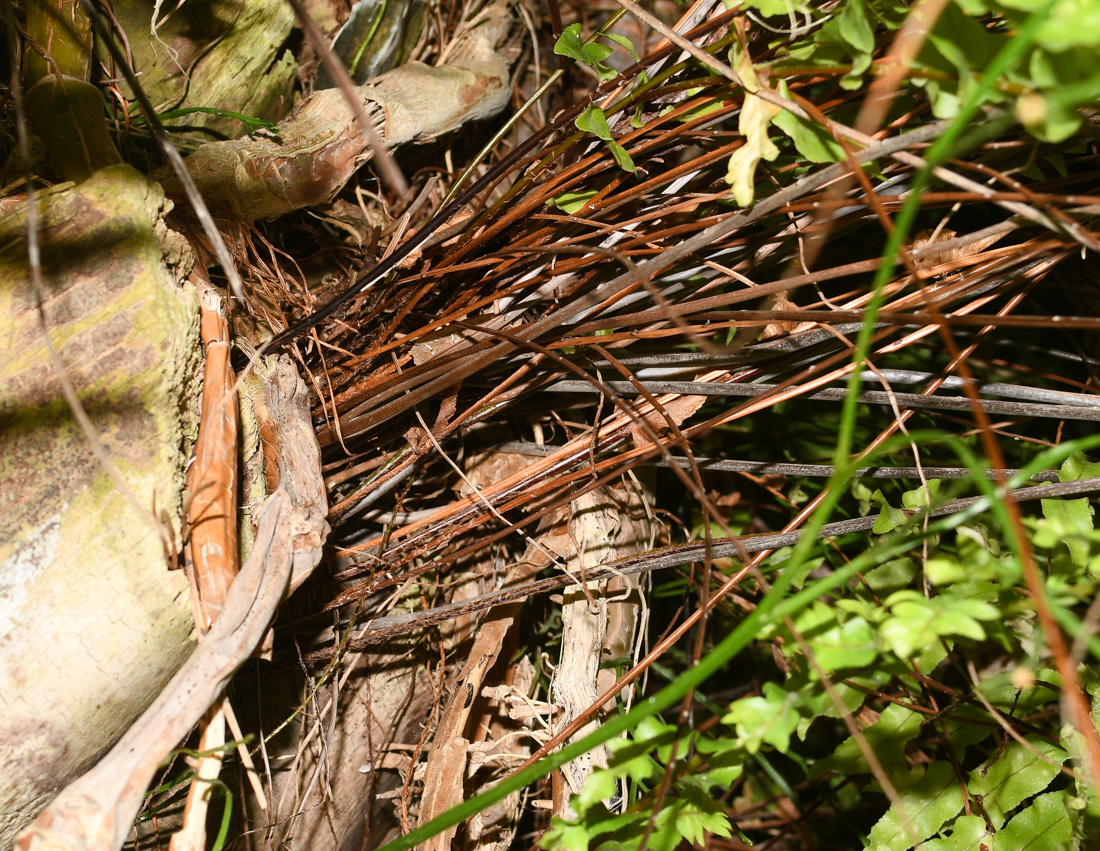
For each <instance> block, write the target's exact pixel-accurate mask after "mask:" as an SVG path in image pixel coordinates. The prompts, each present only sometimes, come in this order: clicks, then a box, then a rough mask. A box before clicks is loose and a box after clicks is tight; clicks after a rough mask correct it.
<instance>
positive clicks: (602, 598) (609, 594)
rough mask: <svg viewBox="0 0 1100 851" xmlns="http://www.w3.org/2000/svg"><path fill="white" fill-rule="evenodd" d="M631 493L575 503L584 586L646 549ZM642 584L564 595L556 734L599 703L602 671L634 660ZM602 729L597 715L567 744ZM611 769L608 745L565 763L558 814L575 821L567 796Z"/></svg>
mask: <svg viewBox="0 0 1100 851" xmlns="http://www.w3.org/2000/svg"><path fill="white" fill-rule="evenodd" d="M627 493H628V494H629V495H628V496H627V497H626V498H625V499H623V500H621V501H620V502H616V501H615V500H613V499H612V498H611V497H610V495H609V492H608V491H604V490H601V489H596V490H593V491H589V492H588V493H586V494H582V495H581V496H579V497H577V499H576V500H574V501H573V504H572V516H571V518H570V521H569V530H570V536H571V537H572V538H573V540H574V547H575V553H574V554H573V557H572V558H570V560H569V565H570V569H571V570H572V571H573V572H574V573H575V574H576V575H577V577H578V578H580V579H581V580H582V581H583V580H584V576H585V574H587V573H589V572H591V571H594V570H596V569H597V568H599V567H601V566H603V565H604V564H607V563H608V562H612V561H615V560H616V559H618V558H621V557H622V556H625V555H629V554H632V553H636V552H640V551H641V550H643V549H645V548H646V547H647V546H648V544H649V539H650V535H649V534H648V529H647V525H648V524H646V523H645V520H644V518H643V517H641V516H640V515H641V511H640V508H641V499H640V495H639V494H638V493H637V492H636V491H635V490H634V488H629V489H628V491H627ZM632 515H633V516H632ZM637 582H638V580H637V577H627V576H619V577H614V578H612V579H607V580H603V581H599V582H586V583H585V586H584V588H583V590H582V589H576V588H570V589H569V590H567V591H566V592H565V594H564V595H563V596H564V603H563V605H562V615H561V619H562V639H561V658H560V661H559V663H558V668H557V670H556V671H555V673H554V683H553V687H552V694H553V700H554V709H555V715H554V729H555V730H561V729H563V728H565V727H566V726H568V725H569V724H570V722H572V721H573V720H574V719H576V718H579V717H580V716H581V715H583V714H585V713H586V712H588V711H589V710H590V708H591V707H592V706H593V705H594V704H595V702H596V697H597V696H598V695H599V693H600V692H601V691H602V690H603V689H602V688H601V686H604V685H605V682H604V680H606V676H604V677H602V678H601V674H605V675H606V674H609V673H613V672H611V671H603V672H601V666H602V665H605V664H608V663H614V662H620V661H625V660H629V659H630V657H631V655H632V654H633V650H634V640H635V634H636V631H637V623H638V615H639V599H640V598H639V594H638V590H637ZM599 723H600V718H599V716H598V715H595V716H593V718H592V720H591V721H590V722H589V723H588V724H586V725H585V726H584V727H582V728H581V729H580V730H578V731H577V732H576V733H575V734H574V735H573V737H572V738H571V739H570V741H577V740H579V739H582V738H584V737H585V736H586V735H587V734H589V733H591V732H592V731H594V730H595V729H596V728H597V727H598V726H599ZM606 767H607V751H606V749H605V748H604V747H603V746H600V747H598V748H596V749H595V750H592V751H590V752H588V753H587V754H584V755H583V756H581V757H578V758H577V759H575V760H572V761H571V762H568V763H566V764H565V765H563V766H562V768H561V776H562V779H563V780H564V781H565V786H566V787H567V788H565V789H560V790H559V789H556V790H555V795H554V810H555V812H556V813H558V814H561V815H563V816H565V817H566V818H575V817H576V813H574V812H573V810H572V808H571V807H569V805H568V803H567V801H566V796H567V794H568V793H572V794H579V793H580V791H581V790H582V789H583V788H584V785H585V782H586V781H587V780H588V777H589V775H591V774H592V772H593V771H594V770H595V769H597V768H606Z"/></svg>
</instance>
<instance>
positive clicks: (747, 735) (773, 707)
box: [722, 683, 799, 754]
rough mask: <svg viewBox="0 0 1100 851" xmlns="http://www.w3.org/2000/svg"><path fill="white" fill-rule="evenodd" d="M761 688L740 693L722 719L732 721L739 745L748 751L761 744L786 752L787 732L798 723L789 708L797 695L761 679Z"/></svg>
mask: <svg viewBox="0 0 1100 851" xmlns="http://www.w3.org/2000/svg"><path fill="white" fill-rule="evenodd" d="M763 692H764V694H763V695H762V696H760V697H743V698H741V700H738V701H736V702H735V703H734V704H733V705H732V706H730V711H729V713H728V714H726V715H725V717H723V718H722V721H723V723H725V724H734V725H736V729H737V735H738V738H739V740H740V745H741V747H743V748H744V749H745V750H746V751H748V752H749V753H750V754H752V753H756V752H757V751H758V750H760V746H761V745H763V744H769V745H771V746H772V747H774V748H775V749H776V750H777V751H779V752H780V753H786V752H787V748H788V747H790V743H791V733H793V732H794V730H795V727H797V726H798V720H799V715H798V712H797V710H795V709H794V708H793V707H794V704H795V702H796V701H797V699H798V698H797V695H793V694H790V693H789V692H787V691H786V690H785V689H784V688H783V687H782V686H780V685H778V684H776V683H764V688H763Z"/></svg>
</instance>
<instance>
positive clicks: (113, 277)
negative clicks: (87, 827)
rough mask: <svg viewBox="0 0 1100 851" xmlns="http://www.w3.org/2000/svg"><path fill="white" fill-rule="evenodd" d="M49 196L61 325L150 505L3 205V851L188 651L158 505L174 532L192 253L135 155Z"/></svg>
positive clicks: (43, 225) (45, 224)
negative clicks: (114, 476)
mask: <svg viewBox="0 0 1100 851" xmlns="http://www.w3.org/2000/svg"><path fill="white" fill-rule="evenodd" d="M38 199H39V201H38V209H39V216H40V219H39V235H40V239H41V242H42V258H43V276H44V289H45V292H43V294H42V296H43V300H44V309H45V321H46V325H47V326H48V328H49V330H50V338H51V340H52V341H53V345H54V347H55V348H56V349H57V350H58V352H59V353H60V358H61V361H62V362H63V364H64V367H65V369H66V371H67V373H68V375H69V376H70V377H71V379H72V381H73V384H74V385H75V388H76V390H77V393H78V394H79V396H80V398H81V400H82V402H83V404H84V407H85V408H86V409H87V411H88V414H89V415H90V417H91V419H92V422H93V424H94V427H95V430H96V432H97V434H98V437H99V441H100V442H101V443H102V444H103V447H104V449H105V450H106V453H107V454H108V455H109V456H110V457H111V458H112V459H113V461H114V464H115V466H116V467H117V468H118V470H119V472H120V473H121V474H122V477H123V478H124V480H125V482H126V486H127V488H128V489H129V491H130V493H131V495H132V497H133V498H134V501H136V504H137V505H138V506H143V507H144V509H145V511H139V510H138V509H137V508H135V507H134V506H133V505H132V504H131V502H130V501H129V500H127V499H126V498H125V497H124V496H123V495H122V494H121V493H120V492H119V491H118V490H117V489H116V487H115V486H114V484H113V483H112V481H111V479H110V477H109V476H108V474H107V473H106V472H105V470H104V469H103V467H102V466H101V464H100V463H99V462H98V461H97V460H96V458H95V456H94V455H93V453H92V451H91V450H90V448H89V443H88V440H87V439H86V437H85V435H84V434H83V433H82V432H81V430H80V428H79V426H78V425H77V422H76V421H75V419H74V418H73V416H72V414H71V413H70V411H69V408H68V405H67V404H66V402H65V400H64V398H63V397H62V392H61V387H60V384H59V381H58V378H57V376H56V374H55V372H54V370H53V368H52V367H51V364H50V359H49V356H48V350H47V348H46V346H45V342H44V340H43V336H42V332H41V328H40V321H39V315H38V311H37V307H36V298H35V295H34V291H33V289H32V287H31V284H30V281H29V278H28V272H27V247H26V246H27V243H26V237H27V234H26V216H25V212H24V211H23V210H22V209H20V210H17V211H16V212H14V213H11V214H9V215H7V216H5V217H4V218H3V219H0V847H9V846H10V844H11V840H12V837H13V836H14V835H15V833H16V832H17V831H18V830H19V829H20V828H21V827H23V826H24V825H25V824H27V823H28V822H29V821H30V820H31V819H32V818H33V817H34V815H35V814H36V813H37V812H38V810H40V809H41V808H42V806H43V805H44V804H45V803H46V802H47V801H48V800H49V799H50V798H52V797H53V796H54V795H55V794H56V793H57V791H58V790H59V789H60V788H61V787H62V786H63V785H64V784H65V783H66V782H67V781H68V780H69V779H71V778H72V777H74V776H76V775H77V774H79V773H81V772H82V771H84V770H86V769H87V768H88V767H89V766H91V765H92V764H93V763H94V762H95V761H96V760H97V759H98V758H99V756H100V755H101V754H102V753H103V751H104V750H105V749H106V748H107V747H108V746H110V744H111V743H112V742H113V741H114V740H115V739H117V738H118V736H119V735H120V734H121V733H122V732H123V730H125V729H126V727H127V726H128V725H129V724H130V722H131V721H133V719H134V718H136V717H137V716H138V715H139V714H140V713H141V712H142V710H144V709H145V708H146V706H148V705H149V704H150V702H152V700H153V698H154V697H156V695H157V693H158V692H159V691H160V690H161V688H162V687H163V686H164V684H165V683H166V682H167V681H168V680H169V678H170V677H171V676H172V674H173V673H174V672H175V671H176V669H177V668H178V667H179V665H180V664H181V663H182V662H183V660H184V659H185V658H186V657H187V655H188V654H189V653H190V652H191V649H192V642H191V640H190V638H189V635H190V633H191V628H192V621H191V612H190V608H189V605H188V592H187V582H186V580H185V578H184V576H183V573H182V571H180V572H170V571H169V570H168V558H166V555H165V549H164V543H163V541H164V538H165V532H164V528H163V526H162V522H163V521H161V520H160V518H158V519H157V521H156V522H155V521H154V514H161V512H164V514H163V515H162V517H163V518H164V519H166V520H167V524H166V525H167V527H168V529H169V531H170V539H171V540H178V512H179V508H180V498H179V495H180V493H181V491H182V488H183V467H184V464H185V462H186V459H187V456H186V454H185V453H184V444H185V434H184V431H185V429H187V428H188V426H187V422H188V419H189V417H188V415H187V414H186V412H185V409H186V400H187V399H189V398H190V397H191V396H192V395H193V393H194V391H195V389H196V381H197V370H198V367H199V359H198V355H199V347H198V345H197V339H198V324H197V320H198V313H197V301H196V297H195V293H194V291H193V289H191V288H190V287H181V286H180V283H179V282H180V280H181V279H182V275H183V273H184V272H186V268H185V267H186V266H188V265H189V263H190V252H189V250H188V249H187V248H186V245H185V243H184V242H183V241H182V240H181V238H180V237H179V236H178V235H176V234H174V233H173V232H172V231H170V230H168V229H167V227H166V226H165V224H164V221H163V217H164V215H165V213H166V212H167V210H168V209H169V207H168V205H167V202H166V201H165V199H164V194H163V192H162V191H161V189H160V187H158V186H157V185H156V184H154V183H152V182H151V181H149V180H147V179H145V178H143V177H141V176H140V175H139V174H138V173H137V172H135V171H133V170H132V169H130V168H129V167H127V166H118V167H113V168H109V169H104V170H102V171H100V172H98V173H97V174H96V175H95V176H94V177H93V178H91V179H90V180H88V181H87V182H86V183H84V184H82V185H81V186H79V187H77V188H69V189H63V190H61V191H56V192H51V193H45V194H39V196H38ZM181 413H182V414H183V415H182V416H181ZM154 509H155V511H154ZM169 555H170V553H169Z"/></svg>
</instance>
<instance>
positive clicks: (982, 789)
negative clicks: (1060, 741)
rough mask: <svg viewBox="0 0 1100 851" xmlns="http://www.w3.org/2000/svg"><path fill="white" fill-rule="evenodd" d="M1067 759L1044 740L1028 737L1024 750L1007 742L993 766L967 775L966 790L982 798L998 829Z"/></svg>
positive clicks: (1040, 788) (1059, 749)
mask: <svg viewBox="0 0 1100 851" xmlns="http://www.w3.org/2000/svg"><path fill="white" fill-rule="evenodd" d="M1068 757H1069V754H1067V753H1066V752H1065V751H1064V750H1062V749H1061V748H1060V747H1058V746H1057V745H1054V744H1051V743H1050V742H1048V741H1046V739H1043V738H1040V737H1039V736H1028V737H1027V746H1025V745H1022V744H1020V743H1019V742H1010V743H1009V745H1008V747H1006V748H1005V749H1004V751H1003V752H1001V753H1000V754H998V755H996V756H995V757H994V759H993V760H992V763H989V762H986V763H983V764H982V765H980V766H979V767H978V768H975V769H974V770H973V771H972V772H970V782H969V783H968V784H967V789H968V790H969V791H970V792H971V794H974V795H980V796H981V798H982V802H983V804H984V806H985V811H986V813H987V814H988V815H989V818H990V819H991V820H992V821H993V826H994V827H1000V826H1001V825H1003V824H1004V823H1005V817H1006V815H1007V814H1008V813H1010V812H1011V811H1012V810H1014V809H1015V808H1016V807H1018V806H1019V805H1020V802H1022V801H1023V800H1024V799H1025V798H1029V797H1031V796H1032V795H1034V794H1036V793H1037V792H1041V791H1042V790H1043V789H1045V788H1046V787H1047V786H1048V785H1049V784H1050V781H1051V780H1053V779H1054V778H1055V777H1056V776H1057V775H1058V773H1059V769H1060V768H1061V766H1062V763H1063V762H1065V761H1066V759H1067V758H1068Z"/></svg>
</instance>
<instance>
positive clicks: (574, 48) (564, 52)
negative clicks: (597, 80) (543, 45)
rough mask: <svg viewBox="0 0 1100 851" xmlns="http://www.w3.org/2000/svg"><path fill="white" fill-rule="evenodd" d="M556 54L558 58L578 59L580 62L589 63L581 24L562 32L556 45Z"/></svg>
mask: <svg viewBox="0 0 1100 851" xmlns="http://www.w3.org/2000/svg"><path fill="white" fill-rule="evenodd" d="M554 53H556V54H557V55H558V56H565V57H568V58H569V59H576V60H577V61H578V62H587V61H588V57H587V56H586V55H585V53H584V42H582V41H581V25H580V24H579V23H577V24H570V25H569V26H567V27H566V28H565V29H564V30H562V32H561V35H559V36H558V40H557V41H556V42H555V43H554Z"/></svg>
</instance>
